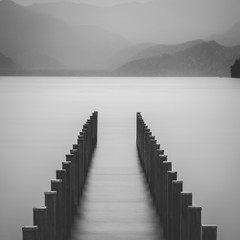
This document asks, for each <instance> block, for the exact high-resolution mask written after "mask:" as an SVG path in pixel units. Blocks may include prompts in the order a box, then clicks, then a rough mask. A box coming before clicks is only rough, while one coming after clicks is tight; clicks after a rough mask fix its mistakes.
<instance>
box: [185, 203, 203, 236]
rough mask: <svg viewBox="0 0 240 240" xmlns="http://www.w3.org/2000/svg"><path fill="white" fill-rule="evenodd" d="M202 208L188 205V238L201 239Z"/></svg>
mask: <svg viewBox="0 0 240 240" xmlns="http://www.w3.org/2000/svg"><path fill="white" fill-rule="evenodd" d="M201 212H202V208H201V207H193V206H189V207H188V233H189V234H188V240H201V237H202V236H201V232H202V216H201Z"/></svg>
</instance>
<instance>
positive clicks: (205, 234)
mask: <svg viewBox="0 0 240 240" xmlns="http://www.w3.org/2000/svg"><path fill="white" fill-rule="evenodd" d="M202 240H217V226H216V225H205V224H204V225H202Z"/></svg>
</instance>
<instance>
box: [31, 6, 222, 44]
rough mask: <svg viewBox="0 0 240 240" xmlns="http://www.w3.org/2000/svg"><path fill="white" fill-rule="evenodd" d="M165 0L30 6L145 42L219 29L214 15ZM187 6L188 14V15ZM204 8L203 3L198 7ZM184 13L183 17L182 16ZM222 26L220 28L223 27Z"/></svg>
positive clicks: (71, 22)
mask: <svg viewBox="0 0 240 240" xmlns="http://www.w3.org/2000/svg"><path fill="white" fill-rule="evenodd" d="M177 5H178V6H179V5H180V6H179V7H178V8H175V7H173V6H172V5H171V3H168V2H166V3H162V1H146V2H145V3H140V2H131V3H125V4H119V5H114V6H109V7H100V6H93V5H87V4H83V3H72V2H70V1H69V2H68V1H65V2H54V3H42V4H34V5H32V6H29V7H28V8H29V9H31V10H35V11H36V12H40V13H44V14H46V15H48V16H51V17H55V18H57V19H60V20H61V21H64V22H65V23H67V24H69V25H72V26H74V25H79V23H81V24H82V25H94V26H100V27H102V28H104V29H106V30H108V31H110V32H116V33H118V34H119V35H121V36H123V37H124V38H126V39H129V40H130V41H132V42H133V43H136V44H139V43H143V42H155V43H168V44H178V43H181V42H185V41H190V40H192V39H199V38H200V39H205V38H207V37H208V36H209V34H211V33H212V32H213V31H217V32H218V31H219V26H221V22H223V23H224V22H226V21H224V20H223V19H220V20H219V21H218V23H215V22H214V23H212V24H210V23H211V20H212V14H210V13H209V12H206V11H205V15H204V18H203V15H202V14H200V13H201V10H202V12H203V10H204V9H196V8H193V5H191V4H190V5H189V4H188V5H187V3H186V2H183V3H181V4H177ZM186 7H188V8H189V9H188V11H189V14H186ZM199 8H201V5H200V6H199ZM179 16H181V17H179ZM220 29H221V28H220Z"/></svg>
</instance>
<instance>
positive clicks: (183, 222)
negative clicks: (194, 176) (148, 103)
mask: <svg viewBox="0 0 240 240" xmlns="http://www.w3.org/2000/svg"><path fill="white" fill-rule="evenodd" d="M136 120H137V121H136V126H137V128H136V145H137V151H136V148H135V143H134V141H132V140H133V139H134V138H132V137H131V136H130V135H131V133H128V132H126V131H124V129H118V131H121V133H122V134H123V136H124V138H122V139H124V141H123V140H122V139H116V138H114V128H113V129H110V130H109V131H105V132H104V133H105V134H101V136H102V138H101V139H100V141H99V142H98V147H97V148H96V152H95V153H94V151H95V147H96V144H97V139H98V136H97V133H98V113H97V112H94V113H93V114H92V115H91V117H90V119H89V120H87V121H86V124H85V125H84V126H83V129H82V131H81V132H80V134H79V136H78V139H77V142H76V144H74V145H73V148H72V150H70V154H67V155H66V161H65V162H63V163H62V169H61V170H57V171H56V179H53V180H51V191H50V192H45V204H44V205H45V206H41V207H38V208H34V209H33V226H26V227H23V228H22V231H23V240H95V239H96V240H108V239H109V240H110V239H111V240H125V239H126V240H135V239H136V240H145V239H147V240H216V239H217V227H216V226H215V225H202V222H201V210H202V209H201V207H198V206H192V194H191V193H185V192H183V182H182V181H180V180H178V179H177V172H173V171H172V163H171V162H169V161H168V159H167V156H166V155H164V150H162V149H160V144H158V143H157V141H156V139H155V137H154V136H153V135H152V133H151V132H150V129H149V128H148V127H147V125H146V124H145V122H144V120H143V118H142V116H141V114H140V113H137V119H136ZM115 123H116V124H117V122H115ZM111 130H112V131H111ZM103 131H104V130H103ZM129 146H130V147H129ZM125 149H127V151H125ZM129 149H132V150H129ZM114 153H115V154H114ZM93 154H94V155H95V154H96V156H94V157H93ZM92 159H93V161H92ZM137 160H139V161H137Z"/></svg>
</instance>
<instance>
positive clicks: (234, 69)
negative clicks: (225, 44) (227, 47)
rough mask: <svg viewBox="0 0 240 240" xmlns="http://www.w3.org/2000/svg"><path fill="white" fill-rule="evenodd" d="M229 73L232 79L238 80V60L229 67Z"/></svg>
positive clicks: (239, 68)
mask: <svg viewBox="0 0 240 240" xmlns="http://www.w3.org/2000/svg"><path fill="white" fill-rule="evenodd" d="M230 71H231V77H232V78H240V58H239V59H237V60H236V61H235V62H234V64H233V65H232V66H231V69H230Z"/></svg>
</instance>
